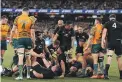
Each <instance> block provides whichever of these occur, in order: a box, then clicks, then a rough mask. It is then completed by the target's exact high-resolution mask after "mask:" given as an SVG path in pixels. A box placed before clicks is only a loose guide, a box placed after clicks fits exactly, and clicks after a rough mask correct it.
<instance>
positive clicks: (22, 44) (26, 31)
mask: <svg viewBox="0 0 122 82" xmlns="http://www.w3.org/2000/svg"><path fill="white" fill-rule="evenodd" d="M28 15H29V9H28V8H23V10H22V14H21V15H20V16H18V17H16V19H15V20H14V25H13V28H12V31H11V35H10V41H11V42H12V35H13V33H15V30H16V29H17V32H18V50H17V51H18V56H19V62H18V67H19V76H18V77H17V78H16V80H22V79H23V75H22V71H23V58H24V52H25V55H26V59H27V61H26V65H27V78H28V79H30V68H31V60H30V50H31V49H32V44H34V42H35V38H34V37H35V36H34V21H33V20H32V19H31V18H30V17H29V16H28Z"/></svg>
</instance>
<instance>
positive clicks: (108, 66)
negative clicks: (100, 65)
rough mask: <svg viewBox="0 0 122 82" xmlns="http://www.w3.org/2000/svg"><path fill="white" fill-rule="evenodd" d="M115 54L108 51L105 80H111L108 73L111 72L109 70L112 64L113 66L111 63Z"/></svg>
mask: <svg viewBox="0 0 122 82" xmlns="http://www.w3.org/2000/svg"><path fill="white" fill-rule="evenodd" d="M113 54H114V51H113V50H108V51H107V63H106V65H105V70H104V79H109V77H108V71H109V68H110V64H111V61H112V56H113Z"/></svg>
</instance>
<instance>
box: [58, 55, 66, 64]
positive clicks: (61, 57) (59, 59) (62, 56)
mask: <svg viewBox="0 0 122 82" xmlns="http://www.w3.org/2000/svg"><path fill="white" fill-rule="evenodd" d="M61 60H63V61H64V62H65V63H66V56H65V54H60V55H59V56H58V61H59V63H60V62H61Z"/></svg>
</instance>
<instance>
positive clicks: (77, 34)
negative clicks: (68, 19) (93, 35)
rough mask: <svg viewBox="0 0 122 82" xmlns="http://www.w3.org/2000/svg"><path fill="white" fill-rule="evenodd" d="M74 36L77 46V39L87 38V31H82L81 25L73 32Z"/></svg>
mask: <svg viewBox="0 0 122 82" xmlns="http://www.w3.org/2000/svg"><path fill="white" fill-rule="evenodd" d="M75 38H76V41H77V46H78V45H79V40H80V39H84V40H85V41H86V40H88V38H89V36H88V34H87V33H85V32H83V29H82V27H81V26H79V27H78V31H77V32H75Z"/></svg>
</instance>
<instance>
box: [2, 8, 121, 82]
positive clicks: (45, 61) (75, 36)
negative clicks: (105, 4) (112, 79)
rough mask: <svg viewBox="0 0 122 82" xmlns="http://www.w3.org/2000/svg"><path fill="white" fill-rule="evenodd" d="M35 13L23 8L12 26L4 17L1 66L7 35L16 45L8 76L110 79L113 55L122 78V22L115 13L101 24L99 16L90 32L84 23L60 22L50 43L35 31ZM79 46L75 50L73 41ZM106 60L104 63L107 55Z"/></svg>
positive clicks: (18, 77)
mask: <svg viewBox="0 0 122 82" xmlns="http://www.w3.org/2000/svg"><path fill="white" fill-rule="evenodd" d="M36 20H37V19H36V18H35V17H34V16H29V9H28V8H23V10H22V14H21V15H19V16H17V17H16V18H15V20H14V23H13V28H12V29H10V26H9V25H8V23H7V22H8V18H7V17H6V16H2V17H1V26H0V28H1V36H0V40H1V55H0V58H1V65H0V66H1V67H2V63H3V56H4V53H5V51H6V50H7V43H6V40H7V37H8V35H10V45H12V46H13V48H14V54H15V55H14V57H13V64H12V67H11V70H9V72H8V70H7V71H4V73H3V74H5V75H7V76H14V75H15V76H17V78H15V79H16V80H22V79H23V77H26V78H27V79H31V78H37V79H43V78H44V79H53V78H55V77H58V78H64V77H78V78H86V77H89V78H92V79H109V68H110V64H111V61H112V56H113V54H114V53H115V54H116V57H117V63H118V69H119V73H120V79H122V25H121V24H120V23H119V22H118V21H116V15H114V14H112V15H110V16H109V21H108V22H106V23H105V25H102V20H101V19H100V18H96V19H95V22H94V26H93V27H92V28H91V29H90V32H89V33H88V31H87V30H85V29H83V27H82V26H78V27H77V29H74V28H73V27H72V24H71V22H66V24H64V23H63V20H59V21H58V25H57V27H56V29H55V31H54V33H53V36H52V43H51V44H50V45H49V46H47V45H46V43H45V39H44V38H43V31H35V30H36V29H35V27H34V24H35V22H36ZM75 41H76V42H77V47H76V50H75V52H74V49H75V48H74V42H75ZM105 55H107V62H106V63H105V67H104V56H105Z"/></svg>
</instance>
